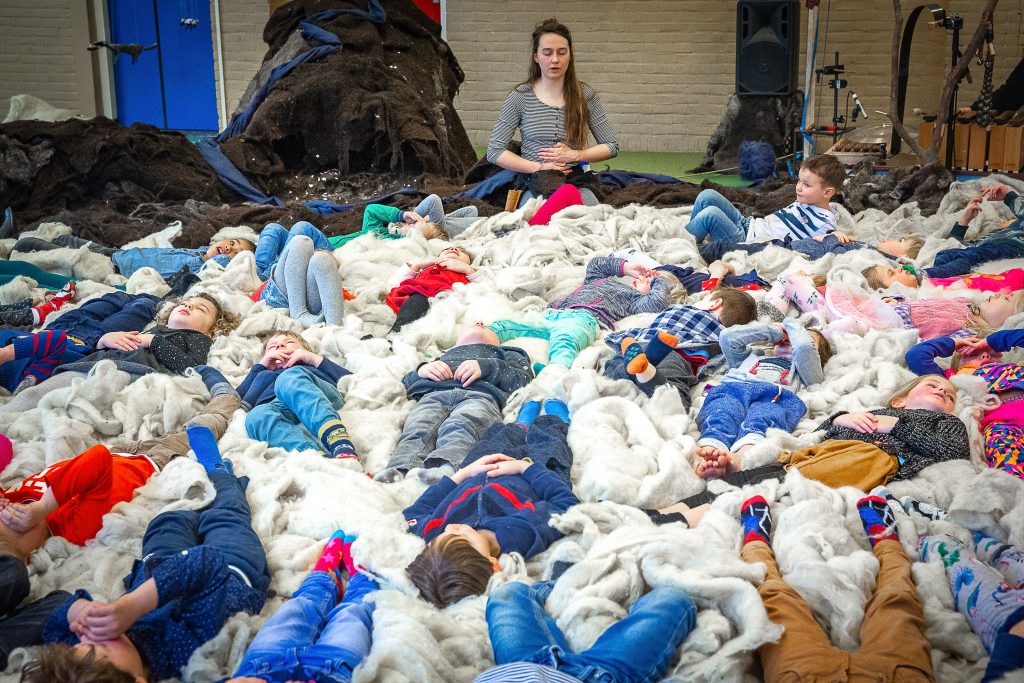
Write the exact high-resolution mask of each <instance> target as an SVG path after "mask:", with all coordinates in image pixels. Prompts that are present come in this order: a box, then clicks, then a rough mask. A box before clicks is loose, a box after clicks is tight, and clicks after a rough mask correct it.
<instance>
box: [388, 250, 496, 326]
mask: <svg viewBox="0 0 1024 683" xmlns="http://www.w3.org/2000/svg"><path fill="white" fill-rule="evenodd" d="M472 262H473V257H472V256H470V255H469V252H467V251H466V250H465V249H463V248H462V247H448V248H447V249H445V250H444V251H442V252H441V253H440V254H438V256H437V258H433V259H427V260H426V261H416V262H412V263H407V264H406V266H405V268H403V269H402V270H400V271H399V272H397V273H395V274H394V275H393V276H392V277H391V280H389V282H388V284H390V285H391V291H390V292H388V295H387V298H385V299H384V302H385V303H386V304H387V305H388V306H390V307H391V310H392V311H394V312H395V313H396V314H397V316H398V317H397V318H395V324H394V325H392V326H391V329H390V330H388V334H390V333H391V332H397V331H398V330H400V329H402V327H403V326H404V325H407V324H409V323H411V322H413V321H414V320H419V319H420V318H422V317H423V316H425V315H426V314H427V310H428V309H429V308H430V299H432V298H433V297H435V296H437V295H438V294H440V293H441V292H447V291H448V290H449V289H451V288H452V287H454V286H455V284H456V283H462V284H469V283H470V282H472V281H473V280H475V279H476V276H477V274H478V273H477V269H476V268H474V267H473V266H472Z"/></svg>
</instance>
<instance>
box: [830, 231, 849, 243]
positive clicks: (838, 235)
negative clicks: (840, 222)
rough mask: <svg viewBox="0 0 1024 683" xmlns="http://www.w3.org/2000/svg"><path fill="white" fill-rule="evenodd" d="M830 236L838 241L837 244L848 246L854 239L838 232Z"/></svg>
mask: <svg viewBox="0 0 1024 683" xmlns="http://www.w3.org/2000/svg"><path fill="white" fill-rule="evenodd" d="M832 236H833V237H835V238H836V239H837V240H839V244H849V243H850V242H853V241H854V239H853V238H852V237H850V236H849V235H847V234H846V233H845V232H839V231H838V230H836V231H835V232H833V233H832Z"/></svg>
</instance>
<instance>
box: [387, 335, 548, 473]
mask: <svg viewBox="0 0 1024 683" xmlns="http://www.w3.org/2000/svg"><path fill="white" fill-rule="evenodd" d="M532 379H533V370H532V369H531V367H530V357H529V356H528V355H527V354H526V352H525V351H523V350H522V349H518V348H515V347H504V346H500V345H499V344H498V336H497V335H496V334H495V333H494V331H493V330H491V329H490V328H488V327H485V326H484V324H483V323H476V324H475V325H471V326H469V327H467V328H465V329H463V330H462V333H461V334H460V335H459V337H458V339H456V341H455V346H453V347H452V348H450V349H448V350H447V351H445V352H444V354H443V355H442V356H441V357H440V358H439V359H438V360H435V361H431V362H429V363H423V364H422V365H420V366H419V368H417V369H416V370H413V371H412V372H410V373H409V374H407V375H406V376H405V377H404V378H403V379H402V384H404V385H405V390H406V393H407V394H408V396H409V398H411V399H413V400H416V401H418V403H417V404H416V407H415V408H413V409H412V412H410V413H409V416H408V417H407V418H406V420H405V426H404V427H403V428H402V435H401V436H400V437H399V438H398V445H397V446H396V447H395V451H394V453H393V454H392V455H391V459H390V460H388V464H387V467H386V468H385V469H384V470H382V471H380V472H378V473H377V476H376V477H374V478H375V479H376V480H377V481H383V482H393V481H398V480H399V479H401V478H403V477H404V476H405V474H406V473H407V472H408V471H409V470H411V469H413V468H414V467H424V468H430V469H434V468H443V470H439V471H436V472H431V473H429V474H428V473H426V472H425V473H424V475H423V476H424V477H425V478H427V479H433V478H435V477H436V476H438V475H440V474H450V473H451V472H453V471H454V468H455V466H456V465H457V464H458V463H460V462H462V461H463V459H464V458H465V457H466V453H468V452H469V451H470V449H471V448H472V447H473V444H475V443H476V442H477V440H478V439H479V438H480V436H481V435H482V434H483V433H484V431H486V430H487V428H488V427H490V426H491V425H492V424H494V423H495V422H500V421H501V411H502V410H503V409H504V407H505V402H506V401H507V400H508V397H509V395H510V394H512V393H513V392H514V391H516V390H517V389H522V388H523V387H525V386H526V385H527V384H529V383H530V380H532ZM427 483H431V482H427Z"/></svg>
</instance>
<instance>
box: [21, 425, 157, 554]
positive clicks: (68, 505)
mask: <svg viewBox="0 0 1024 683" xmlns="http://www.w3.org/2000/svg"><path fill="white" fill-rule="evenodd" d="M156 471H157V466H156V465H155V464H154V463H153V461H152V460H150V459H149V458H148V457H147V456H145V455H120V454H118V455H115V454H112V453H111V452H110V451H109V450H107V448H106V446H99V445H97V446H93V447H92V448H90V449H88V450H87V451H85V452H84V453H82V454H81V455H78V456H76V457H74V458H71V459H69V460H61V461H60V462H57V463H54V464H52V465H50V466H49V467H47V468H46V469H45V470H43V471H42V472H39V473H37V474H33V475H32V476H30V477H27V478H26V479H25V480H24V481H23V482H21V486H19V487H18V488H16V489H11V490H10V491H5V492H4V494H3V495H4V497H5V498H7V499H8V500H10V501H13V502H15V503H27V502H31V501H36V500H39V499H40V498H42V497H43V494H44V493H46V490H47V489H49V488H52V489H53V495H54V497H55V498H56V499H57V503H58V505H59V507H58V508H57V509H56V510H54V511H53V513H52V514H51V515H50V516H49V517H47V518H46V524H47V526H48V527H49V528H50V533H52V534H53V535H54V536H63V537H64V538H66V539H68V540H69V541H71V542H72V543H75V544H77V545H83V544H84V543H85V542H86V541H88V540H89V539H90V538H93V537H94V536H96V534H97V533H98V532H99V530H100V529H101V528H102V527H103V515H105V514H107V513H108V512H110V510H111V509H112V508H113V507H114V506H115V505H117V504H118V503H121V502H124V501H127V500H131V499H132V496H134V495H135V489H137V488H139V487H140V486H142V485H143V484H145V483H146V481H148V480H149V478H150V477H151V476H152V475H153V473H154V472H156Z"/></svg>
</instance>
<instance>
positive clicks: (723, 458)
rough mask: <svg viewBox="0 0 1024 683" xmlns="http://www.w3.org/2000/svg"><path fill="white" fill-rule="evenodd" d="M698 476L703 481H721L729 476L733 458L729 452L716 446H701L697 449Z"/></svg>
mask: <svg viewBox="0 0 1024 683" xmlns="http://www.w3.org/2000/svg"><path fill="white" fill-rule="evenodd" d="M697 457H698V458H700V462H699V463H697V476H698V477H700V478H701V479H720V478H721V477H724V476H725V475H726V474H728V473H729V472H730V471H731V470H730V469H729V466H730V463H731V458H730V456H729V453H728V452H727V451H723V450H722V449H721V448H715V447H714V446H700V447H699V448H698V449H697Z"/></svg>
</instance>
